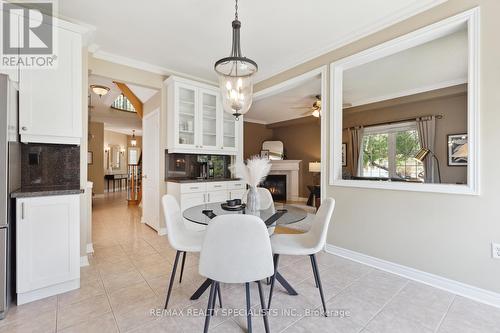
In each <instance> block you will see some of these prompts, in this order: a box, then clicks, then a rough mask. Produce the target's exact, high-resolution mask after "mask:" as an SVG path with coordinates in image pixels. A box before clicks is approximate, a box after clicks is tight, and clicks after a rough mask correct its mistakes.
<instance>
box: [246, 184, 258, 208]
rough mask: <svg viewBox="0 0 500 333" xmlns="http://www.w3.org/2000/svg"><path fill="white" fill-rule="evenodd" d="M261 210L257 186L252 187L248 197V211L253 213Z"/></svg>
mask: <svg viewBox="0 0 500 333" xmlns="http://www.w3.org/2000/svg"><path fill="white" fill-rule="evenodd" d="M259 208H260V196H259V191H258V190H257V186H250V188H249V189H248V196H247V209H248V210H249V211H251V212H256V211H258V210H259Z"/></svg>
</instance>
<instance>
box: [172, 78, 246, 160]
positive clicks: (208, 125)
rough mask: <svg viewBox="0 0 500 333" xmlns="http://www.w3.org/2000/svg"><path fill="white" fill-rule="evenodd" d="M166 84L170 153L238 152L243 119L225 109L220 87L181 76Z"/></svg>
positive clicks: (230, 153) (234, 153)
mask: <svg viewBox="0 0 500 333" xmlns="http://www.w3.org/2000/svg"><path fill="white" fill-rule="evenodd" d="M166 85H167V146H168V150H169V151H170V152H178V153H212V154H221V155H237V154H238V147H239V146H238V144H239V136H241V133H242V128H241V127H242V122H243V119H242V118H240V120H239V121H236V120H235V118H234V117H233V116H232V115H231V114H228V113H226V112H224V110H223V109H222V103H221V98H220V92H219V89H218V88H217V87H213V86H209V85H206V84H203V83H199V82H196V81H191V80H187V79H182V78H178V77H170V78H169V79H167V80H166Z"/></svg>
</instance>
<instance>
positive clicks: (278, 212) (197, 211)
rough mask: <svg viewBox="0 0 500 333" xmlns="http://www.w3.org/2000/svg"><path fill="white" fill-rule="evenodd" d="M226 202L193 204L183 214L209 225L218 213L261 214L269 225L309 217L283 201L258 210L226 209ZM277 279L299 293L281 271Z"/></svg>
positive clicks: (201, 289) (196, 295)
mask: <svg viewBox="0 0 500 333" xmlns="http://www.w3.org/2000/svg"><path fill="white" fill-rule="evenodd" d="M223 203H224V202H213V203H206V204H203V205H198V206H193V207H191V208H188V209H186V210H185V211H184V212H183V213H182V216H183V217H184V218H185V219H186V220H188V221H191V222H193V223H198V224H204V225H208V224H209V223H210V220H211V219H213V218H214V217H215V216H217V215H226V214H252V215H256V216H259V217H260V218H261V219H262V220H263V221H264V223H266V225H267V227H268V228H270V227H275V226H277V225H278V226H279V225H287V224H292V223H295V222H299V221H302V220H303V219H305V218H306V217H307V212H306V211H305V210H304V209H302V208H299V207H295V206H292V205H286V204H281V203H275V204H274V208H273V207H271V208H268V209H262V210H259V211H257V212H249V211H247V210H245V209H243V210H240V211H231V210H225V209H223V208H222V204H223ZM276 281H277V282H278V283H279V284H281V285H282V286H283V288H285V290H286V291H287V292H288V294H290V295H298V294H297V291H295V289H293V287H292V286H291V285H290V283H288V281H287V280H286V279H285V278H284V277H283V276H282V275H281V274H280V273H279V272H277V273H276ZM211 283H212V281H211V280H210V279H207V280H205V282H203V284H202V285H201V286H200V287H199V288H198V289H197V290H196V291H195V293H194V294H193V295H192V296H191V299H192V300H196V299H198V298H200V296H201V295H202V294H203V293H204V292H205V291H206V290H207V289H208V287H210V285H211Z"/></svg>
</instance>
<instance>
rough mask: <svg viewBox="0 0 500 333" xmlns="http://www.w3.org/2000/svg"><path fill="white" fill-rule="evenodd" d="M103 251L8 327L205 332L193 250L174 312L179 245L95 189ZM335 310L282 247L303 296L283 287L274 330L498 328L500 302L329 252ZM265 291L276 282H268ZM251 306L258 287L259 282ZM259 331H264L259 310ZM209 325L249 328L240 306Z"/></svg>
mask: <svg viewBox="0 0 500 333" xmlns="http://www.w3.org/2000/svg"><path fill="white" fill-rule="evenodd" d="M93 237H94V247H95V255H94V256H93V257H92V258H91V260H90V262H91V264H90V266H88V267H84V268H82V270H81V288H80V289H79V290H75V291H72V292H69V293H66V294H62V295H59V296H54V297H49V298H47V299H44V300H40V301H37V302H34V303H30V304H26V305H23V306H19V307H13V308H12V309H11V310H10V312H9V314H8V316H7V318H6V319H5V320H3V321H0V332H30V333H31V332H64V333H69V332H99V333H107V332H137V333H139V332H141V333H142V332H201V331H202V327H203V323H204V317H203V316H202V315H200V313H201V312H203V311H204V310H205V308H206V302H207V298H206V296H204V297H203V298H202V299H200V300H199V301H196V302H193V301H190V300H189V296H190V295H191V294H192V293H193V291H194V290H195V289H196V288H197V287H198V286H199V284H200V283H201V282H202V281H203V280H204V279H203V278H202V277H200V276H199V275H198V274H197V263H198V262H197V257H196V256H193V255H189V256H188V257H187V261H186V265H187V267H186V270H185V273H184V280H183V282H182V284H179V283H177V282H176V284H175V289H174V292H173V295H172V299H171V303H170V304H171V312H170V313H165V314H163V315H162V313H161V312H160V313H159V314H157V315H152V314H151V311H152V309H153V310H154V309H161V308H162V306H163V303H164V298H165V293H166V286H167V281H168V278H169V274H170V271H171V267H172V266H171V265H172V260H173V258H174V255H175V252H174V251H173V250H172V249H171V248H170V247H169V245H168V242H167V240H166V238H164V237H159V236H158V235H157V234H156V233H155V232H153V231H152V230H151V229H150V228H148V227H147V226H145V225H142V224H141V223H140V211H139V210H138V209H137V208H135V207H127V205H126V203H125V201H124V197H123V194H119V193H116V194H110V195H109V196H107V197H106V198H104V199H103V198H99V199H95V203H94V215H93ZM318 262H319V265H320V272H321V276H322V281H323V285H324V290H325V297H326V298H327V308H328V310H329V311H330V312H331V316H330V317H328V318H324V317H320V316H317V315H316V313H315V311H314V310H317V309H318V308H319V307H320V304H321V303H320V298H319V294H318V290H317V289H316V288H315V287H314V280H313V278H312V272H311V268H310V262H309V259H308V258H300V257H298V258H296V257H283V258H282V259H281V263H280V271H281V272H282V274H283V275H284V276H285V277H286V278H287V279H288V280H289V281H290V282H291V283H292V284H293V285H294V287H295V288H296V289H297V291H298V292H299V295H298V296H288V295H286V294H285V293H284V292H283V290H282V289H281V288H280V287H278V288H277V289H276V292H275V296H274V300H273V307H272V309H271V318H270V326H271V330H272V331H273V332H286V333H290V332H329V333H330V332H364V333H368V332H371V333H375V332H398V333H399V332H500V309H496V308H492V307H489V306H486V305H483V304H479V303H477V302H473V301H471V300H468V299H465V298H463V297H459V296H456V295H453V294H450V293H448V292H445V291H442V290H438V289H435V288H432V287H428V286H426V285H423V284H419V283H416V282H413V281H409V280H407V279H404V278H401V277H399V276H396V275H392V274H388V273H385V272H382V271H379V270H376V269H372V268H370V267H367V266H364V265H360V264H358V263H355V262H352V261H349V260H345V259H342V258H340V257H336V256H333V255H330V254H326V253H321V254H320V255H319V256H318ZM265 292H266V294H267V292H268V288H267V287H265ZM251 293H252V306H253V308H254V309H258V304H259V301H258V293H257V289H256V287H255V286H252V290H251ZM222 298H223V303H224V304H223V305H224V311H228V310H230V309H231V310H235V309H244V304H245V303H244V288H243V287H241V286H231V285H222ZM253 325H254V326H253V327H254V332H263V331H264V329H263V324H262V320H261V318H260V317H257V316H256V317H255V318H254V319H253ZM210 327H211V332H244V331H245V327H246V319H245V317H243V316H242V315H241V313H240V312H238V311H233V313H232V314H228V313H222V311H221V310H220V309H219V311H218V313H217V315H216V316H215V317H214V318H213V319H212V321H211V326H210Z"/></svg>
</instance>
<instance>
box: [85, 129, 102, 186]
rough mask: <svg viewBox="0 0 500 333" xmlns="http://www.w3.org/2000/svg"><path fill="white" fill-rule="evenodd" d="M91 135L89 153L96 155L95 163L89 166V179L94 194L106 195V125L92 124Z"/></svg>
mask: <svg viewBox="0 0 500 333" xmlns="http://www.w3.org/2000/svg"><path fill="white" fill-rule="evenodd" d="M89 130H90V134H91V135H92V137H91V138H90V139H89V143H88V145H89V149H88V150H89V151H91V152H92V154H93V155H94V157H93V158H94V161H93V163H92V164H89V165H88V167H87V169H88V178H89V181H91V182H93V183H94V189H93V192H94V193H95V194H103V193H104V168H103V167H102V166H103V165H104V124H103V123H94V122H92V123H90V129H89Z"/></svg>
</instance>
